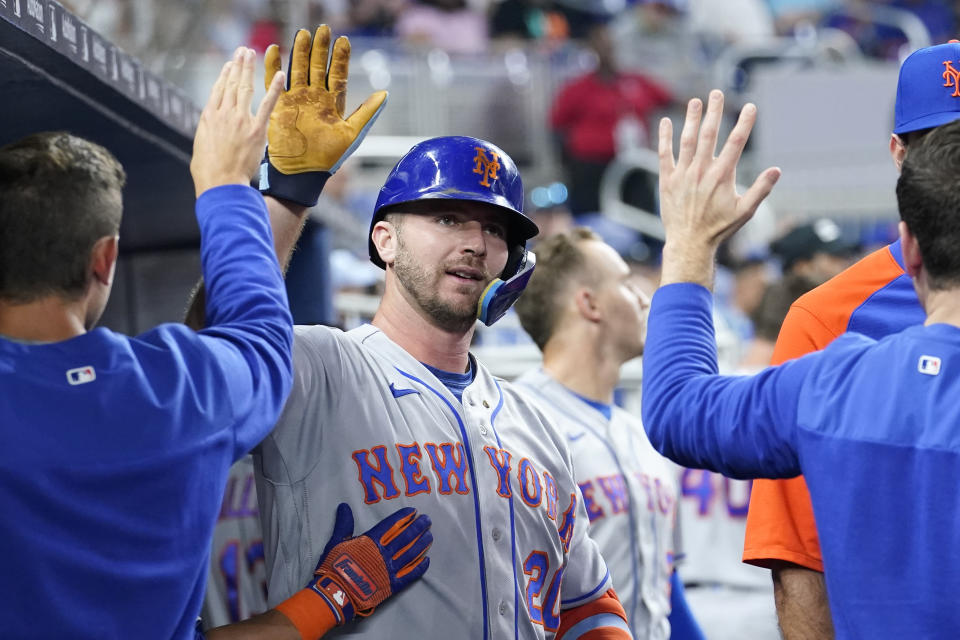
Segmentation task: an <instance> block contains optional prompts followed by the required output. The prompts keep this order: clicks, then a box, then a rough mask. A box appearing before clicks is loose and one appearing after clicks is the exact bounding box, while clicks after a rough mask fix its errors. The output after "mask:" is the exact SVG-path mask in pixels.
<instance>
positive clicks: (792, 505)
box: [743, 41, 960, 639]
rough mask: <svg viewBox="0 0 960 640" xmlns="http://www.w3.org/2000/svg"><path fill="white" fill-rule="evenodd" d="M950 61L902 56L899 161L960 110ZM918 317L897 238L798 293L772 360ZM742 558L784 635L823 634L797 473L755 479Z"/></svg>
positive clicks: (878, 334)
mask: <svg viewBox="0 0 960 640" xmlns="http://www.w3.org/2000/svg"><path fill="white" fill-rule="evenodd" d="M958 60H960V43H957V42H956V41H951V42H950V43H947V44H942V45H937V46H933V47H927V48H924V49H920V50H918V51H916V52H914V53H913V54H911V55H910V56H909V57H908V58H907V59H906V60H905V61H904V62H903V65H902V66H901V68H900V78H899V82H898V85H897V102H896V109H895V124H894V130H893V133H892V134H891V136H890V154H891V156H892V157H893V161H894V163H895V164H896V166H897V169H898V170H899V168H900V166H901V164H902V163H903V159H904V157H905V156H906V154H907V149H908V148H910V147H911V146H912V145H913V144H914V143H916V142H917V140H919V139H920V138H922V137H923V136H924V135H925V134H926V133H927V132H928V131H929V130H930V129H931V128H933V127H937V126H939V125H942V124H946V123H948V122H952V121H953V120H956V119H958V118H960V97H958V95H957V93H958V92H957V90H956V82H955V81H952V80H951V78H952V76H951V75H950V74H949V73H946V72H945V71H944V69H945V68H947V67H948V66H953V63H958V62H957V61H958ZM947 63H951V64H949V65H948V64H947ZM958 64H960V63H958ZM923 317H924V315H923V309H922V308H921V307H920V303H919V301H918V300H917V297H916V293H915V291H914V288H913V283H912V282H911V280H910V276H909V275H908V274H907V272H906V271H905V263H904V258H903V249H902V247H901V244H900V241H899V240H897V241H896V242H894V243H893V244H891V245H890V246H888V247H884V248H883V249H880V250H879V251H876V252H874V253H872V254H870V255H868V256H867V257H865V258H864V259H862V260H861V261H859V262H858V263H856V264H855V265H853V266H852V267H850V268H849V269H847V270H846V271H844V272H843V273H841V274H840V275H839V276H837V277H836V278H834V279H832V280H830V281H828V282H827V283H825V284H823V285H821V286H820V287H818V288H816V289H814V290H813V291H811V292H810V293H808V294H807V295H805V296H803V297H801V298H800V299H799V300H797V301H796V302H795V303H794V304H793V306H792V307H791V309H790V311H789V313H788V314H787V317H786V319H785V320H784V323H783V328H782V329H781V331H780V336H779V337H778V339H777V344H776V347H775V350H774V354H773V364H779V363H781V362H785V361H787V360H790V359H792V358H796V357H799V356H801V355H803V354H805V353H809V352H811V351H816V350H819V349H822V348H824V347H826V346H827V345H828V344H830V343H831V342H832V341H833V340H834V339H835V338H836V337H837V336H839V335H841V334H843V333H844V332H847V331H854V332H857V333H861V334H863V335H865V336H867V337H870V338H874V339H878V340H879V339H880V338H883V337H885V336H887V335H890V334H894V333H898V332H900V331H902V330H903V329H905V328H907V327H910V326H914V325H918V324H921V323H922V322H923ZM743 560H744V561H745V562H749V563H751V564H756V565H759V566H762V567H767V568H770V569H772V570H773V581H774V588H775V591H776V603H777V610H778V615H779V618H780V626H781V629H782V630H783V633H784V636H785V637H786V638H788V639H790V638H804V637H808V635H807V634H812V635H813V636H815V637H829V635H830V625H831V623H830V611H829V607H828V605H827V594H826V586H825V584H824V579H823V575H822V574H823V559H822V556H821V553H820V544H819V540H818V536H817V528H816V524H815V522H814V517H813V509H812V507H811V504H810V495H809V492H808V490H807V487H806V483H805V481H804V479H803V478H802V477H799V478H793V479H789V480H757V481H756V482H755V483H754V487H753V495H752V497H751V499H750V510H749V513H748V516H747V529H746V537H745V541H744V550H743Z"/></svg>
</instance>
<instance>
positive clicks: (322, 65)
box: [259, 25, 387, 206]
mask: <svg viewBox="0 0 960 640" xmlns="http://www.w3.org/2000/svg"><path fill="white" fill-rule="evenodd" d="M328 58H329V60H330V62H329V65H328V64H327V60H328ZM264 66H265V68H266V77H267V78H272V77H273V76H274V74H275V73H276V72H277V71H280V70H281V64H280V49H279V47H277V45H275V44H274V45H270V47H269V48H268V49H267V53H266V57H265V58H264ZM349 68H350V41H349V40H348V39H347V38H346V37H344V36H340V37H339V38H337V41H336V42H335V43H334V45H333V55H332V56H331V55H330V27H328V26H327V25H320V26H319V27H317V31H316V33H315V34H314V37H313V41H312V45H311V39H310V32H309V31H307V30H306V29H301V30H300V31H298V32H297V35H296V38H295V39H294V41H293V49H292V50H291V52H290V65H289V69H288V74H287V77H288V82H287V88H286V90H285V91H283V92H281V94H280V99H279V100H278V101H277V106H276V107H274V109H273V112H272V113H271V114H270V124H269V126H268V129H267V154H266V157H265V158H264V162H263V164H262V165H261V167H260V182H259V187H260V191H261V192H263V193H264V194H265V195H272V196H274V197H276V198H281V199H284V200H290V201H292V202H297V203H300V204H303V205H305V206H313V205H314V204H316V202H317V198H318V197H319V195H320V191H321V190H322V189H323V185H324V183H325V182H326V180H327V178H329V177H330V176H331V175H332V174H333V173H334V172H335V171H336V170H337V169H339V168H340V165H341V164H343V161H344V160H346V159H347V158H348V157H349V156H350V154H351V153H353V152H354V150H355V149H356V148H357V147H358V146H359V145H360V142H361V141H362V140H363V137H364V136H365V135H366V134H367V131H369V130H370V127H371V126H372V125H373V123H374V121H375V120H376V119H377V116H378V115H380V111H381V110H382V109H383V107H384V105H385V104H386V101H387V92H386V91H377V92H375V93H373V94H372V95H371V96H370V97H369V98H367V99H366V101H364V103H363V104H362V105H360V107H358V108H357V110H356V111H354V112H353V113H352V114H351V115H350V117H349V118H346V119H345V118H344V115H343V111H344V108H345V106H346V101H347V75H348V71H349Z"/></svg>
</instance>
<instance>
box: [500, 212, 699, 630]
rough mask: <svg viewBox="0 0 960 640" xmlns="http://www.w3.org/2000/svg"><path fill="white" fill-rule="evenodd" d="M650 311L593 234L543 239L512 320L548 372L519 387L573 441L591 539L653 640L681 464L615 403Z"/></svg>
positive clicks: (669, 569) (664, 621)
mask: <svg viewBox="0 0 960 640" xmlns="http://www.w3.org/2000/svg"><path fill="white" fill-rule="evenodd" d="M648 307H649V298H647V296H646V294H644V293H643V292H642V291H640V290H639V289H638V288H637V286H636V285H635V283H634V282H633V280H632V277H631V273H630V269H629V267H628V266H627V264H626V263H625V262H624V261H623V259H622V258H621V257H620V256H619V255H618V254H617V252H616V251H615V250H614V249H613V248H612V247H610V246H609V245H607V244H605V243H604V242H603V241H602V240H601V239H600V237H599V236H597V235H596V234H595V233H593V232H592V231H590V230H589V229H584V228H576V229H574V230H572V231H570V232H568V233H564V234H558V235H555V236H552V237H550V238H547V239H546V240H544V241H542V242H540V243H539V244H538V245H537V270H536V272H535V273H534V275H533V278H532V279H531V281H530V284H529V285H528V286H527V289H526V291H525V292H524V294H523V296H522V297H521V298H520V300H518V301H517V314H518V315H519V316H520V322H521V324H522V325H523V328H524V329H525V330H526V332H527V333H528V334H530V337H531V338H533V341H534V342H535V343H536V344H537V346H538V347H539V348H540V351H541V352H542V353H543V365H542V368H539V369H536V370H533V371H529V372H527V373H526V374H524V375H523V376H521V377H520V378H518V379H517V381H516V383H517V387H518V388H519V389H520V390H521V391H522V392H523V393H525V394H527V395H529V397H530V398H531V399H532V400H533V401H534V402H536V403H538V404H540V406H541V407H542V408H543V410H544V412H545V413H546V414H547V415H548V416H549V417H550V418H551V419H552V420H553V421H554V422H555V423H556V424H557V425H558V426H559V427H560V429H561V430H562V431H563V433H564V435H565V436H566V438H567V444H568V446H569V447H570V454H571V457H572V458H573V466H574V472H575V474H576V478H577V483H578V484H579V486H580V492H581V494H582V495H583V501H584V506H585V507H586V511H587V517H588V518H589V519H590V537H592V538H593V539H594V540H596V541H597V544H598V545H599V547H600V551H601V553H602V554H603V557H604V559H605V560H606V561H607V563H608V565H609V566H610V575H611V577H612V579H613V584H614V587H615V588H616V591H617V594H618V595H619V596H620V599H621V602H622V603H623V605H624V609H625V610H626V613H627V621H628V622H629V624H630V630H631V632H632V633H633V635H634V637H637V638H650V639H651V640H655V639H658V638H660V639H662V638H669V637H670V635H671V634H670V631H671V629H670V623H669V622H668V616H669V615H670V613H671V607H670V595H671V579H672V577H673V575H674V566H673V559H674V555H675V552H676V550H677V545H676V542H675V540H676V537H677V535H678V531H677V530H676V529H675V527H674V524H675V522H676V508H677V497H678V496H677V492H678V487H677V477H678V469H677V467H676V465H674V464H673V463H672V462H670V461H669V460H667V459H666V458H664V457H663V456H661V455H660V454H659V453H657V452H656V451H655V450H654V449H653V447H652V446H651V445H650V442H649V441H648V440H647V436H646V433H644V431H643V425H641V424H640V421H639V420H638V419H636V418H634V417H633V416H632V415H630V414H629V413H627V412H626V411H624V410H622V409H620V408H619V407H617V406H615V405H614V404H613V392H614V389H615V387H616V386H617V384H618V383H619V380H620V367H621V366H622V365H623V364H624V363H625V362H627V361H628V360H630V359H632V358H635V357H638V356H639V355H640V354H641V353H643V333H644V324H645V320H646V311H647V308H648ZM674 583H675V586H679V589H678V591H682V586H680V585H679V583H676V581H674Z"/></svg>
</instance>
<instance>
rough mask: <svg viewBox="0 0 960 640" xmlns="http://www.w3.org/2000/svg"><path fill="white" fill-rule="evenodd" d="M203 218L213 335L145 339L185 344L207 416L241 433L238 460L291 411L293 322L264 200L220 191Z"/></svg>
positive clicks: (230, 188)
mask: <svg viewBox="0 0 960 640" xmlns="http://www.w3.org/2000/svg"><path fill="white" fill-rule="evenodd" d="M196 213H197V221H198V222H199V224H200V233H201V261H202V266H203V276H204V281H205V285H206V289H207V294H206V318H207V328H206V329H204V330H203V331H200V332H199V334H196V333H194V332H192V331H189V330H186V329H185V328H184V327H177V328H176V329H174V328H172V327H170V326H169V325H167V326H165V327H158V329H156V330H154V331H152V332H148V333H147V334H144V335H142V336H140V340H142V341H147V342H154V343H162V345H163V346H165V347H168V346H171V345H170V342H171V341H173V342H175V343H177V346H178V348H179V351H180V355H181V357H182V358H183V368H184V369H186V371H187V375H188V376H189V377H190V378H191V380H190V384H191V385H192V389H191V393H192V394H193V396H194V397H195V398H196V399H197V402H198V404H199V405H200V406H201V407H202V408H204V411H205V415H206V416H207V417H208V418H209V419H210V421H211V422H212V423H214V424H215V425H218V426H220V427H221V428H223V427H225V426H227V425H229V426H230V427H232V428H233V431H234V433H233V437H234V456H233V457H234V459H235V460H236V459H239V458H240V457H241V456H243V455H244V454H245V453H246V452H247V451H249V450H250V449H252V448H253V447H254V446H256V445H257V444H258V443H259V442H260V441H261V440H262V439H263V438H264V437H265V436H266V435H267V434H268V433H269V432H270V429H271V428H272V427H273V425H274V423H275V422H276V420H277V418H278V416H279V415H280V412H281V410H282V409H283V404H284V401H285V400H286V397H287V394H288V393H289V391H290V385H291V381H292V367H293V365H292V345H293V319H292V317H291V316H290V311H289V308H288V304H287V294H286V289H285V288H284V283H283V274H282V273H281V271H280V265H279V264H278V262H277V258H276V254H275V252H274V248H273V234H272V232H271V229H270V221H269V214H268V212H267V208H266V203H265V202H264V200H263V196H261V195H260V193H259V192H257V191H256V190H255V189H252V188H250V187H247V186H242V185H226V186H221V187H216V188H213V189H210V190H208V191H206V192H204V193H203V194H202V195H201V196H200V197H199V198H198V199H197V204H196ZM197 341H199V344H197ZM188 343H189V344H188Z"/></svg>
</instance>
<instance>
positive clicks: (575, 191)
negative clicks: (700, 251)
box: [550, 20, 672, 214]
mask: <svg viewBox="0 0 960 640" xmlns="http://www.w3.org/2000/svg"><path fill="white" fill-rule="evenodd" d="M587 44H588V45H589V47H590V48H591V49H592V50H593V51H594V53H595V54H596V57H597V66H596V68H595V69H594V70H593V71H591V72H590V73H587V74H586V75H583V76H581V77H579V78H575V79H574V80H572V81H571V82H569V83H568V84H567V85H565V86H564V87H563V88H562V89H561V90H560V92H559V93H558V95H557V97H556V98H555V100H554V103H553V105H552V107H551V110H550V127H551V129H552V130H553V131H554V133H555V135H556V136H557V138H558V143H559V146H560V149H561V160H562V162H563V165H564V167H565V169H566V171H567V174H568V184H569V185H570V209H571V210H572V211H573V213H574V214H579V213H590V212H596V211H598V210H599V208H600V202H599V189H600V181H601V179H602V177H603V172H604V169H606V167H607V165H608V164H609V163H610V161H611V160H613V158H614V156H615V155H616V153H617V150H618V145H619V148H622V147H624V146H648V145H649V141H650V135H649V132H650V123H649V119H650V116H651V115H653V113H654V112H655V111H657V110H658V109H661V108H663V107H665V106H666V105H668V104H669V103H670V102H671V100H672V97H671V95H670V93H669V92H668V91H667V90H666V89H664V88H663V87H661V86H660V85H659V84H657V83H656V82H654V81H653V80H651V79H649V78H647V77H646V76H644V75H641V74H638V73H629V72H624V71H621V70H620V69H619V66H618V64H617V61H616V58H615V51H614V45H613V40H612V38H611V33H610V29H609V26H608V24H607V23H606V22H605V21H602V20H601V21H598V22H595V23H594V24H593V25H592V27H591V29H590V31H589V36H588V40H587ZM635 190H636V191H639V192H640V193H636V194H635V193H629V192H628V193H625V194H624V200H625V201H627V202H631V203H633V202H635V201H637V200H640V201H646V202H644V204H645V205H646V206H645V207H644V208H646V209H648V210H649V206H650V203H649V200H650V194H649V193H647V191H649V188H648V185H647V184H646V183H645V182H644V181H640V182H639V186H638V188H637V189H635ZM628 191H630V189H629V188H628ZM638 206H640V205H638Z"/></svg>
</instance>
